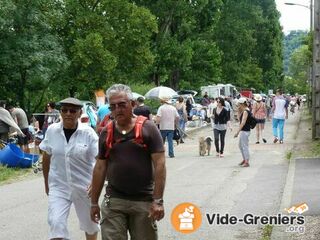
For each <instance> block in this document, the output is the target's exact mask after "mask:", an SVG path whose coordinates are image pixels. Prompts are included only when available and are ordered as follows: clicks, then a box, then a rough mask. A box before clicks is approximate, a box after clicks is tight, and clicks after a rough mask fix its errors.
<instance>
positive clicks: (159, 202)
mask: <svg viewBox="0 0 320 240" xmlns="http://www.w3.org/2000/svg"><path fill="white" fill-rule="evenodd" d="M153 202H154V203H155V204H157V205H161V206H162V205H163V199H162V198H154V199H153Z"/></svg>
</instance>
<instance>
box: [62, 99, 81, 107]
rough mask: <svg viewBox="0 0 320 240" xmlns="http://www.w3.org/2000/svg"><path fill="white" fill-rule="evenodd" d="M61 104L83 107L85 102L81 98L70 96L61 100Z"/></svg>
mask: <svg viewBox="0 0 320 240" xmlns="http://www.w3.org/2000/svg"><path fill="white" fill-rule="evenodd" d="M59 103H60V105H75V106H77V107H82V106H83V104H82V102H81V101H80V100H79V99H76V98H72V97H68V98H65V99H63V100H62V101H60V102H59Z"/></svg>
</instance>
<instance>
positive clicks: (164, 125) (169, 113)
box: [157, 97, 179, 158]
mask: <svg viewBox="0 0 320 240" xmlns="http://www.w3.org/2000/svg"><path fill="white" fill-rule="evenodd" d="M160 100H161V103H162V105H161V106H160V107H159V109H158V112H157V124H159V125H160V133H161V136H162V139H163V143H164V142H165V141H166V138H168V152H169V157H171V158H173V157H174V152H173V132H174V129H175V125H176V124H177V123H178V121H179V114H178V111H177V109H176V108H175V107H174V106H172V105H171V104H170V98H168V97H163V98H161V99H160Z"/></svg>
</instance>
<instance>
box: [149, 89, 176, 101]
mask: <svg viewBox="0 0 320 240" xmlns="http://www.w3.org/2000/svg"><path fill="white" fill-rule="evenodd" d="M175 95H178V94H177V92H176V91H174V90H173V89H172V88H169V87H163V86H159V87H155V88H152V89H150V90H149V91H148V92H147V93H146V94H145V95H144V96H145V97H146V98H148V99H161V98H172V97H173V96H175Z"/></svg>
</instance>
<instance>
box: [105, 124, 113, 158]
mask: <svg viewBox="0 0 320 240" xmlns="http://www.w3.org/2000/svg"><path fill="white" fill-rule="evenodd" d="M106 128H107V137H106V154H105V157H106V158H108V156H109V153H110V150H111V148H112V144H113V121H109V122H108V123H107V127H106Z"/></svg>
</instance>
